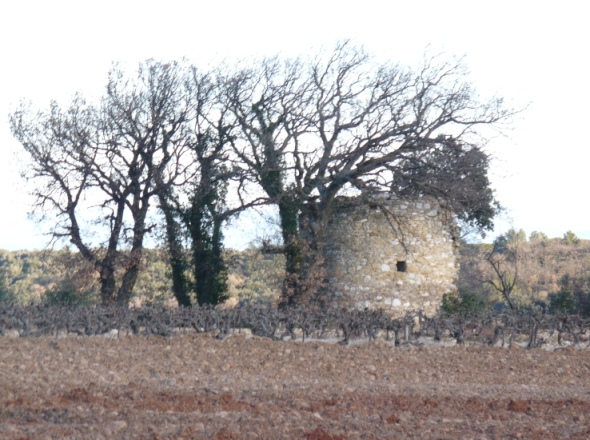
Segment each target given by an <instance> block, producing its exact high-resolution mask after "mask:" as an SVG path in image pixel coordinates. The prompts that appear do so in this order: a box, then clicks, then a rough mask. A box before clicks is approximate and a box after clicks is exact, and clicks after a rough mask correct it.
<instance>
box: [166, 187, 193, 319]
mask: <svg viewBox="0 0 590 440" xmlns="http://www.w3.org/2000/svg"><path fill="white" fill-rule="evenodd" d="M160 209H161V210H162V212H163V213H164V220H165V222H166V241H167V244H168V254H169V258H170V272H171V277H172V293H173V294H174V297H175V298H176V301H177V302H178V305H179V306H181V307H190V306H191V305H192V302H191V298H190V296H189V286H188V280H187V275H186V274H187V266H188V265H187V261H186V256H185V252H184V248H183V246H182V242H181V237H180V225H179V222H178V220H177V216H176V215H175V212H174V209H173V207H172V205H171V204H170V202H169V201H168V198H167V197H166V196H165V195H163V196H160Z"/></svg>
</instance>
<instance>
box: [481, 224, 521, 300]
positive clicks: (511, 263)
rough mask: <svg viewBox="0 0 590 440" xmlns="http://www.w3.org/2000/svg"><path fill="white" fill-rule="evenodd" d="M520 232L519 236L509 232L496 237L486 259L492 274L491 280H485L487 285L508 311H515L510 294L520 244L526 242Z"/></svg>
mask: <svg viewBox="0 0 590 440" xmlns="http://www.w3.org/2000/svg"><path fill="white" fill-rule="evenodd" d="M520 232H521V233H520V234H519V233H517V232H516V231H514V230H511V231H509V232H508V233H507V234H505V235H503V236H500V237H498V238H497V239H496V240H495V241H494V245H493V247H492V250H491V252H489V253H488V255H487V257H486V260H487V261H488V263H489V264H490V266H491V268H492V273H493V278H492V279H490V280H487V283H488V284H490V285H491V286H492V287H493V288H494V290H495V291H496V292H498V293H499V294H500V295H501V296H502V298H503V299H504V301H506V303H507V304H508V306H509V307H510V310H515V309H516V305H515V304H514V299H513V297H512V294H513V293H514V290H515V288H516V285H517V281H518V275H519V273H518V272H519V267H520V247H521V243H522V242H523V240H526V234H525V233H524V231H522V230H521V231H520Z"/></svg>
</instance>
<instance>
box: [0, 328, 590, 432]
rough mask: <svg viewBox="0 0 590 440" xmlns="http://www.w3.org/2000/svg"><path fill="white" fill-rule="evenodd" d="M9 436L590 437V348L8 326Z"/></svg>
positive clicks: (4, 377)
mask: <svg viewBox="0 0 590 440" xmlns="http://www.w3.org/2000/svg"><path fill="white" fill-rule="evenodd" d="M0 438H2V439H43V438H75V439H85V438H88V439H99V438H104V439H111V438H121V439H126V438H130V439H132V438H140V439H163V438H174V439H180V438H185V439H193V438H194V439H242V438H243V439H283V438H285V439H313V440H329V439H332V440H334V439H360V438H363V439H377V438H379V439H394V438H425V439H458V438H471V439H495V438H523V439H524V438H527V439H543V440H547V439H554V438H572V439H573V438H575V439H588V438H590V350H574V349H571V348H568V349H564V350H558V351H555V352H549V351H546V350H542V349H535V350H522V349H513V350H507V349H502V348H483V347H467V348H464V347H440V348H437V347H428V348H426V347H424V348H416V347H399V348H394V347H392V346H390V345H388V344H386V343H385V342H383V341H377V342H373V343H368V344H362V345H350V346H344V347H343V346H340V345H336V344H326V343H317V342H309V343H305V344H303V343H300V342H280V341H272V340H270V339H262V338H256V337H253V338H246V337H244V336H241V335H234V336H231V337H229V338H227V339H226V340H224V341H219V340H216V339H214V338H213V337H211V336H208V335H188V336H179V337H173V338H168V339H165V338H159V337H149V338H146V337H122V338H120V339H107V338H102V337H91V338H65V339H49V338H39V339H33V338H30V339H29V338H20V339H19V338H15V339H12V338H0Z"/></svg>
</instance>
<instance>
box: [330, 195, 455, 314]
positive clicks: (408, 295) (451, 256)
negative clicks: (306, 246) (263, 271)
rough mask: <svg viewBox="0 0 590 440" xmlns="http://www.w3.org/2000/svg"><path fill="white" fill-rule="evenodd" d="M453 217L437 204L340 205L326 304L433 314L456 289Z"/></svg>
mask: <svg viewBox="0 0 590 440" xmlns="http://www.w3.org/2000/svg"><path fill="white" fill-rule="evenodd" d="M455 231H456V225H455V222H454V219H453V216H452V215H450V214H449V212H448V211H445V210H444V209H441V207H440V205H439V204H438V202H436V200H434V199H431V198H426V197H424V198H419V199H415V200H401V199H375V200H374V203H367V204H362V205H359V204H358V202H357V203H355V202H354V201H353V200H351V199H344V198H343V199H340V200H338V203H337V206H336V209H335V211H334V215H333V217H332V220H331V221H330V224H329V227H328V235H327V239H326V245H325V254H324V261H325V264H326V276H327V281H328V285H327V291H326V292H325V294H326V295H327V296H326V297H325V298H327V299H328V304H330V305H331V306H333V307H341V306H343V305H344V306H353V307H356V308H360V309H364V308H370V309H372V308H382V309H384V310H386V311H387V312H388V313H389V314H391V315H392V316H400V315H403V314H404V313H405V312H406V311H408V310H419V309H420V310H422V311H423V312H424V313H425V314H426V315H428V316H432V315H433V314H435V313H436V312H437V311H438V309H439V307H440V304H441V300H442V296H443V294H445V293H448V292H453V291H455V290H456V287H455V283H456V280H457V275H458V269H459V264H458V258H457V256H458V252H457V245H456V243H455V239H454V236H453V234H454V233H455Z"/></svg>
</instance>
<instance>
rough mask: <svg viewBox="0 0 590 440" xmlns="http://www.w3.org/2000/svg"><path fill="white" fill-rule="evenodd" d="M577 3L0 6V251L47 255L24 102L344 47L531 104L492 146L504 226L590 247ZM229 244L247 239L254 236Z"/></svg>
mask: <svg viewBox="0 0 590 440" xmlns="http://www.w3.org/2000/svg"><path fill="white" fill-rule="evenodd" d="M585 3H586V2H583V1H562V2H560V3H559V6H558V4H557V2H545V1H525V0H520V1H518V2H516V1H514V0H513V1H503V0H497V1H494V2H476V1H453V0H446V1H439V0H424V1H420V0H413V1H403V2H402V1H397V0H389V1H384V0H381V1H374V0H364V1H362V2H350V3H348V2H346V1H342V0H340V1H332V0H299V1H297V2H279V1H276V0H274V1H266V0H250V1H246V0H241V1H240V0H226V1H223V0H217V1H215V2H213V1H210V2H203V1H198V0H192V1H189V0H186V1H185V0H167V1H150V0H143V1H137V0H116V1H111V0H101V1H94V0H85V1H79V0H78V1H60V0H52V1H47V0H30V1H27V0H19V1H6V2H2V5H1V6H0V60H1V61H0V62H1V66H2V67H1V69H0V188H1V190H0V210H1V211H0V212H1V215H0V249H25V248H28V249H33V248H43V247H44V246H45V244H46V242H47V239H46V238H45V237H43V236H42V235H41V234H40V232H41V231H40V228H39V226H37V225H35V224H34V223H33V222H32V221H30V220H28V219H27V211H28V209H29V206H28V204H29V203H30V200H29V199H28V196H27V190H26V187H25V184H24V182H23V181H22V180H21V179H20V177H19V167H21V166H22V163H23V162H22V160H21V159H19V158H18V152H19V151H20V147H19V145H18V143H17V142H16V141H15V140H14V139H12V137H11V135H10V131H9V128H8V118H7V115H8V113H9V112H10V111H12V110H14V108H15V107H16V105H17V104H18V102H19V100H20V99H21V98H26V99H29V100H32V101H33V103H34V104H35V105H37V106H42V107H46V106H47V105H48V103H49V100H50V99H58V100H68V99H69V98H71V97H72V96H73V94H74V93H75V92H76V91H81V92H83V93H84V94H85V95H86V96H96V95H98V94H100V93H101V92H102V88H103V87H104V85H105V81H106V75H107V71H108V69H109V66H110V65H111V62H113V61H121V62H123V63H124V64H125V65H128V66H131V68H135V67H136V65H137V63H139V62H140V61H142V60H145V59H147V58H156V59H163V60H170V59H180V58H182V57H186V58H187V59H189V60H190V61H192V62H194V63H196V64H199V65H203V66H206V65H207V64H208V63H210V62H215V61H216V60H221V59H226V58H230V59H232V58H246V57H250V56H261V55H272V54H276V53H283V54H285V55H298V54H301V53H304V52H306V51H308V50H310V49H311V48H317V47H319V46H328V47H329V46H331V45H333V44H334V42H336V41H338V40H341V39H344V38H350V39H352V40H353V41H354V42H356V43H358V44H362V45H364V46H365V48H366V49H367V50H368V51H370V52H372V53H374V54H376V55H377V56H379V57H381V58H389V59H391V60H394V61H399V62H401V63H406V64H412V63H416V62H417V61H418V60H419V59H420V58H421V57H422V55H423V54H424V52H425V48H426V47H427V46H429V45H430V50H431V51H433V52H443V51H444V52H446V53H448V54H449V55H455V56H463V55H464V56H465V62H466V64H467V66H468V67H469V69H470V70H471V80H472V82H473V83H474V84H475V86H476V87H477V88H478V90H480V91H481V93H482V94H483V95H490V94H494V93H495V94H499V95H501V96H503V97H504V98H505V99H506V100H507V101H508V102H509V103H512V104H513V105H514V106H516V107H523V106H525V105H527V104H530V105H529V107H528V109H527V110H526V111H525V112H524V113H522V115H521V116H520V117H519V118H517V120H515V121H514V124H513V128H512V130H511V131H508V132H506V136H504V137H500V138H497V139H494V140H493V141H492V142H491V143H490V145H489V151H490V152H491V153H492V154H493V155H494V156H495V157H496V158H497V159H496V160H495V161H494V164H493V169H492V179H493V183H494V187H495V188H496V191H497V196H498V199H499V200H500V202H501V203H502V204H503V205H504V206H505V207H506V208H507V215H506V216H505V218H504V219H501V220H499V221H497V229H496V232H497V233H502V232H505V231H506V230H507V229H508V228H510V227H511V226H514V227H516V228H523V229H525V230H526V231H527V233H530V232H531V231H533V230H539V231H543V232H545V233H547V234H548V235H549V236H561V235H563V233H564V232H566V231H567V230H572V231H574V232H575V233H576V234H578V235H579V236H581V237H584V238H590V200H589V197H588V194H587V187H588V185H587V182H588V180H589V176H590V148H589V147H590V145H589V144H590V141H589V139H588V136H587V135H585V134H584V132H585V127H586V125H587V124H588V120H589V116H590V115H589V114H588V104H589V103H590V67H589V66H590V60H588V42H590V26H588V25H587V17H588V15H587V12H586V9H585V7H584V6H585ZM242 227H243V228H246V229H247V231H245V232H244V231H238V230H234V231H233V232H229V233H228V234H227V235H228V236H229V237H230V243H229V244H230V245H232V244H234V245H239V244H243V243H245V242H247V241H248V240H250V239H251V238H253V237H252V234H253V229H254V228H253V227H247V225H244V224H242Z"/></svg>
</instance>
